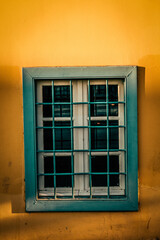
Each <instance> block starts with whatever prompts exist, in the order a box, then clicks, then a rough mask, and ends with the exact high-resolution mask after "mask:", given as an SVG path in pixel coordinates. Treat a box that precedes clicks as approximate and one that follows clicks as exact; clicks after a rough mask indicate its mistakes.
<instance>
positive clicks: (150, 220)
mask: <svg viewBox="0 0 160 240" xmlns="http://www.w3.org/2000/svg"><path fill="white" fill-rule="evenodd" d="M150 221H151V217H150V218H149V220H148V222H147V229H149V224H150Z"/></svg>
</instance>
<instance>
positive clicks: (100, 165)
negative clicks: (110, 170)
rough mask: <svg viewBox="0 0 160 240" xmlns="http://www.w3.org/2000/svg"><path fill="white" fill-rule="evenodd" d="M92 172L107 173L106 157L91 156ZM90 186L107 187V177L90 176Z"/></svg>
mask: <svg viewBox="0 0 160 240" xmlns="http://www.w3.org/2000/svg"><path fill="white" fill-rule="evenodd" d="M91 167H92V172H107V156H92V158H91ZM92 186H93V187H102V186H107V175H92Z"/></svg>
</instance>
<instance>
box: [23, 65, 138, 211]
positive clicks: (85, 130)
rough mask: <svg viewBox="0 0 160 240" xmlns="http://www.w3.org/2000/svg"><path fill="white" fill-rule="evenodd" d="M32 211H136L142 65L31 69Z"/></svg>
mask: <svg viewBox="0 0 160 240" xmlns="http://www.w3.org/2000/svg"><path fill="white" fill-rule="evenodd" d="M23 84H24V85H23V89H24V137H25V181H26V210H27V211H122V210H123V211H128V210H137V203H138V200H137V195H138V194H137V192H138V191H137V68H136V67H72V68H70V67H64V68H24V69H23Z"/></svg>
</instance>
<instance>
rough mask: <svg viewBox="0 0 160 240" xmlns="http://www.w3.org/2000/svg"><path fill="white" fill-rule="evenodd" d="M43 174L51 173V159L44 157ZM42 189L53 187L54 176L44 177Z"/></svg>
mask: <svg viewBox="0 0 160 240" xmlns="http://www.w3.org/2000/svg"><path fill="white" fill-rule="evenodd" d="M44 173H53V157H51V156H47V157H44ZM44 187H45V188H47V187H54V176H44Z"/></svg>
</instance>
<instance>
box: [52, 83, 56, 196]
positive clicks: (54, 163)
mask: <svg viewBox="0 0 160 240" xmlns="http://www.w3.org/2000/svg"><path fill="white" fill-rule="evenodd" d="M54 126H55V124H54V80H52V127H53V130H52V131H53V132H52V134H53V169H54V199H55V198H56V156H55V151H54V150H55V128H54Z"/></svg>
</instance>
